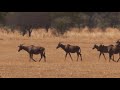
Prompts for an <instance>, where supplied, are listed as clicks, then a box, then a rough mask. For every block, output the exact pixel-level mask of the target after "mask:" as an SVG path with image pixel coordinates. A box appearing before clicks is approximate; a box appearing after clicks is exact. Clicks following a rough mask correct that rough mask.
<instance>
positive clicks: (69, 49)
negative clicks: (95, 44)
mask: <svg viewBox="0 0 120 90" xmlns="http://www.w3.org/2000/svg"><path fill="white" fill-rule="evenodd" d="M58 48H62V49H63V50H64V51H65V52H66V55H65V60H66V57H67V54H69V55H70V58H71V60H72V61H73V59H72V56H71V54H70V53H77V61H78V58H79V56H80V57H81V61H82V54H81V49H80V47H79V46H72V45H70V44H67V45H63V44H62V43H59V44H58V46H57V47H56V49H58Z"/></svg>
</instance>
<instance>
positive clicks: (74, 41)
mask: <svg viewBox="0 0 120 90" xmlns="http://www.w3.org/2000/svg"><path fill="white" fill-rule="evenodd" d="M53 33H54V35H53ZM118 39H120V31H119V30H117V29H112V28H107V29H106V31H105V32H102V31H101V30H100V29H97V28H96V29H94V30H93V32H89V31H88V28H84V29H83V30H81V31H79V30H78V29H76V28H73V29H71V30H70V31H68V32H66V33H65V34H64V35H63V36H59V37H56V36H55V32H54V30H50V31H49V32H48V33H46V32H44V31H43V30H42V29H40V30H38V31H34V32H33V33H32V37H30V38H29V37H28V36H27V35H26V36H24V37H23V36H21V35H20V34H19V33H18V32H15V33H7V32H5V31H4V30H2V29H1V31H0V78H120V62H118V63H116V62H113V61H111V62H109V59H108V54H105V55H106V58H107V61H105V59H104V58H103V56H101V59H100V60H99V59H98V56H99V52H98V51H97V50H92V47H93V45H94V44H95V43H96V44H100V43H103V44H104V45H109V44H115V42H116V41H117V40H118ZM59 42H62V43H64V44H67V43H69V44H71V45H78V46H80V47H81V50H82V57H83V61H80V59H79V61H78V62H77V61H76V59H77V55H76V54H71V55H72V57H73V61H71V59H70V57H69V55H68V57H67V58H66V61H65V60H64V58H65V52H64V51H63V50H62V49H61V48H59V49H56V46H57V44H58V43H59ZM22 43H24V44H25V45H31V44H32V45H37V46H39V45H40V46H43V47H45V48H46V60H47V62H44V60H43V59H42V61H41V62H38V60H39V58H40V55H35V56H34V59H35V60H37V62H33V61H31V62H30V61H29V56H28V53H27V52H25V51H20V52H18V45H19V44H22ZM115 59H118V55H115Z"/></svg>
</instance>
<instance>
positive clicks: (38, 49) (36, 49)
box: [18, 44, 46, 62]
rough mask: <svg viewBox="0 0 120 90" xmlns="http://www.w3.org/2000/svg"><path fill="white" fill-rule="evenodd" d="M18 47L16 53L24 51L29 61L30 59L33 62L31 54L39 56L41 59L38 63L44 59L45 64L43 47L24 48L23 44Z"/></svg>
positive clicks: (31, 46)
mask: <svg viewBox="0 0 120 90" xmlns="http://www.w3.org/2000/svg"><path fill="white" fill-rule="evenodd" d="M18 47H19V50H18V52H20V51H21V50H25V51H27V52H28V53H29V56H30V60H31V59H32V60H33V61H35V60H34V59H33V54H40V55H41V58H40V60H39V61H41V59H42V58H43V57H44V61H45V62H46V56H45V48H44V47H40V46H34V45H30V46H24V45H23V44H21V45H20V46H18ZM35 62H36V61H35Z"/></svg>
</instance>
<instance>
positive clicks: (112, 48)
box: [18, 39, 120, 62]
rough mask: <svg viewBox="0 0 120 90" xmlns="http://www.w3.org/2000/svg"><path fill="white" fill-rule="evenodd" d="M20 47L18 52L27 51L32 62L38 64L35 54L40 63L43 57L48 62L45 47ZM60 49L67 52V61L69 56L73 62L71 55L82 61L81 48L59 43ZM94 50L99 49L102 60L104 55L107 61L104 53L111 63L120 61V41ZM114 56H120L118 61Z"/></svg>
mask: <svg viewBox="0 0 120 90" xmlns="http://www.w3.org/2000/svg"><path fill="white" fill-rule="evenodd" d="M18 47H19V50H18V52H20V51H21V50H25V51H27V52H28V53H29V57H30V60H31V59H32V60H33V61H35V62H36V60H34V59H33V54H39V55H40V56H41V58H40V60H39V62H40V61H41V59H42V58H43V57H44V61H45V62H46V55H45V48H44V47H41V46H34V45H30V46H25V45H23V44H20V45H19V46H18ZM58 48H62V49H63V50H64V51H65V53H66V55H65V60H66V57H67V55H68V54H69V56H70V58H71V60H72V61H73V59H72V56H71V53H77V61H78V58H79V56H80V57H81V61H82V54H81V48H80V47H79V46H73V45H70V44H67V45H64V44H62V43H60V42H59V43H58V45H57V47H56V49H58ZM92 49H97V51H99V52H100V54H99V59H100V56H101V55H103V56H104V58H105V60H106V57H105V54H104V53H108V54H109V62H110V60H113V61H114V62H118V61H119V60H120V39H119V40H118V41H117V42H116V44H115V45H112V44H111V45H108V46H105V45H103V44H100V45H96V44H95V45H94V46H93V48H92ZM114 54H119V58H118V60H117V61H116V60H114ZM112 56H113V58H112Z"/></svg>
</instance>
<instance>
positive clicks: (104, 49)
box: [93, 44, 115, 62]
mask: <svg viewBox="0 0 120 90" xmlns="http://www.w3.org/2000/svg"><path fill="white" fill-rule="evenodd" d="M112 47H114V45H109V46H104V45H102V44H101V45H99V46H98V45H96V44H95V45H94V46H93V49H97V51H99V52H100V54H99V59H100V56H101V54H102V55H103V56H104V58H105V60H106V57H105V54H104V53H109V62H110V60H111V59H112V58H111V57H112V55H113V54H110V53H111V49H112ZM112 60H113V61H114V55H113V59H112ZM114 62H115V61H114Z"/></svg>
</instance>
